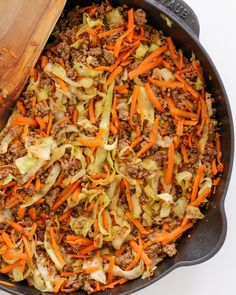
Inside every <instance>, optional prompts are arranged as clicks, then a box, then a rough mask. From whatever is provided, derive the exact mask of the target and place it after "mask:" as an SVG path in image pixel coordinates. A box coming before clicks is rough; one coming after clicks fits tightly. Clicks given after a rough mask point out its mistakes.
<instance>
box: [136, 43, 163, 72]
mask: <svg viewBox="0 0 236 295" xmlns="http://www.w3.org/2000/svg"><path fill="white" fill-rule="evenodd" d="M166 50H167V46H165V45H164V46H162V47H160V48H158V49H157V50H156V51H154V52H153V53H151V54H150V55H149V56H147V57H146V58H145V59H144V61H143V62H142V63H141V64H140V65H139V66H138V67H142V66H144V65H146V64H148V63H150V62H152V61H153V59H154V58H157V57H159V56H160V55H162V53H164V52H165V51H166ZM161 62H162V60H161Z"/></svg>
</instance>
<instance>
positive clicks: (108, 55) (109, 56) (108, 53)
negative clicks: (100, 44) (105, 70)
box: [103, 49, 115, 65]
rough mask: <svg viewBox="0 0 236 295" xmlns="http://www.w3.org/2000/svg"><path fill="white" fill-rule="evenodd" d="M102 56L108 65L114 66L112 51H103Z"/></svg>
mask: <svg viewBox="0 0 236 295" xmlns="http://www.w3.org/2000/svg"><path fill="white" fill-rule="evenodd" d="M103 55H104V58H105V60H106V62H107V64H108V65H112V64H114V61H115V56H114V53H113V51H110V50H106V49H103Z"/></svg>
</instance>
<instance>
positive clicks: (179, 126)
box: [176, 119, 184, 136]
mask: <svg viewBox="0 0 236 295" xmlns="http://www.w3.org/2000/svg"><path fill="white" fill-rule="evenodd" d="M183 131H184V119H180V120H178V122H177V129H176V134H177V135H178V136H183Z"/></svg>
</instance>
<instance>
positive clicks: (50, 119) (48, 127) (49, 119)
mask: <svg viewBox="0 0 236 295" xmlns="http://www.w3.org/2000/svg"><path fill="white" fill-rule="evenodd" d="M51 129H52V112H51V111H50V112H49V115H48V126H47V131H46V134H47V135H49V134H50V131H51Z"/></svg>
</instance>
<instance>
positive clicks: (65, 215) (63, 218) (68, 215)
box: [58, 210, 71, 222]
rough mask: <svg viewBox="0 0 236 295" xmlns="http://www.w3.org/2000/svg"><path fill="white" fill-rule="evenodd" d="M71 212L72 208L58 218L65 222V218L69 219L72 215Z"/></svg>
mask: <svg viewBox="0 0 236 295" xmlns="http://www.w3.org/2000/svg"><path fill="white" fill-rule="evenodd" d="M70 214H71V211H70V210H67V211H65V212H64V213H63V214H62V215H61V216H60V217H59V218H58V220H59V221H60V222H63V221H65V220H67V219H68V218H69V217H70Z"/></svg>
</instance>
